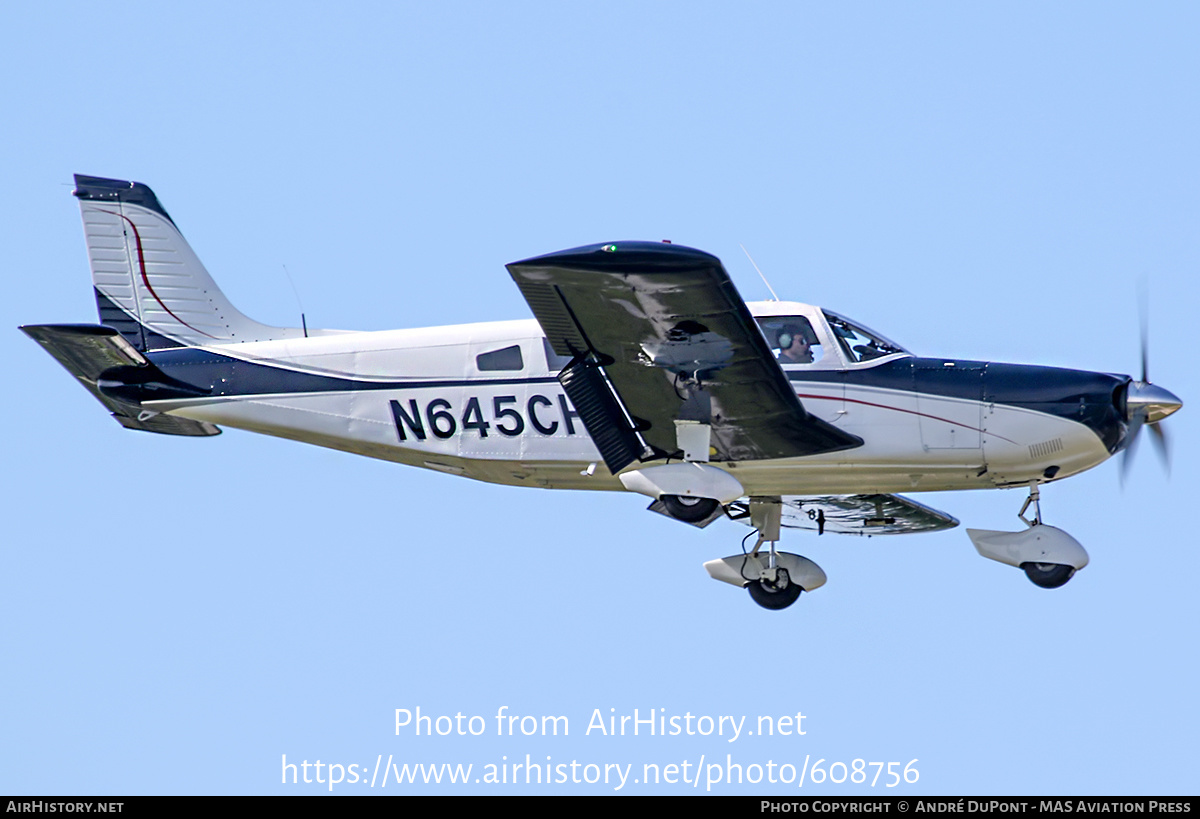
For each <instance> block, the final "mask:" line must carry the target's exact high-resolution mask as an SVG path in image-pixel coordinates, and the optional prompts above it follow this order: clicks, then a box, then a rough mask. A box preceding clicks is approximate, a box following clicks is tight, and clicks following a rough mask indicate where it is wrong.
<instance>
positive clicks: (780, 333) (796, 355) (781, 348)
mask: <svg viewBox="0 0 1200 819" xmlns="http://www.w3.org/2000/svg"><path fill="white" fill-rule="evenodd" d="M756 321H758V326H759V327H760V328H761V329H762V332H763V335H764V336H766V339H767V346H769V347H770V348H771V351H772V352H773V353H774V354H775V357H776V358H777V359H779V363H780V364H783V365H785V366H786V365H792V364H796V365H803V364H813V363H815V362H817V361H820V360H821V358H822V357H824V355H825V351H824V349H823V348H822V346H821V344H820V337H819V336H818V335H817V334H816V332H815V331H814V330H813V327H812V324H811V323H809V321H808V319H807V318H805V317H804V316H762V317H760V318H758V319H756Z"/></svg>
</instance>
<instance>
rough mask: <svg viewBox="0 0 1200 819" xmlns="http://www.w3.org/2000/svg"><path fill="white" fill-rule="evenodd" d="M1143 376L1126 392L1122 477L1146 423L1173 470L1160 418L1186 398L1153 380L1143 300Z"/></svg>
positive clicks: (1132, 383)
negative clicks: (1151, 378) (1180, 397)
mask: <svg viewBox="0 0 1200 819" xmlns="http://www.w3.org/2000/svg"><path fill="white" fill-rule="evenodd" d="M1140 312H1141V327H1142V377H1141V378H1140V379H1139V380H1137V381H1131V382H1130V383H1129V387H1128V390H1127V391H1126V393H1125V420H1126V422H1127V423H1128V424H1129V427H1128V430H1127V431H1126V433H1125V441H1126V443H1125V454H1124V455H1122V456H1121V481H1122V482H1124V480H1125V475H1126V474H1127V473H1128V472H1129V467H1130V465H1131V464H1132V463H1133V453H1134V451H1135V450H1136V449H1137V439H1138V434H1139V433H1140V432H1141V431H1142V427H1143V426H1144V425H1149V429H1150V432H1151V434H1152V435H1153V437H1154V443H1155V448H1156V449H1158V454H1159V457H1160V458H1162V462H1163V465H1164V466H1165V467H1166V468H1167V472H1168V473H1170V471H1171V453H1170V447H1169V446H1168V444H1167V433H1166V431H1165V430H1164V429H1163V428H1162V426H1160V424H1159V422H1160V421H1162V420H1163V419H1164V418H1166V417H1167V416H1168V415H1170V414H1171V413H1173V412H1175V411H1176V410H1178V409H1179V408H1180V407H1182V406H1183V402H1182V401H1180V400H1179V398H1178V397H1176V395H1175V394H1174V393H1172V392H1171V391H1170V390H1165V389H1163V388H1162V387H1159V386H1157V385H1155V384H1151V383H1150V367H1149V363H1148V360H1149V355H1148V354H1147V352H1146V348H1147V343H1146V335H1147V332H1146V305H1145V301H1144V300H1143V301H1142V309H1141V311H1140Z"/></svg>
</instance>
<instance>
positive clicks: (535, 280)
mask: <svg viewBox="0 0 1200 819" xmlns="http://www.w3.org/2000/svg"><path fill="white" fill-rule="evenodd" d="M508 271H509V273H510V274H511V275H512V277H513V280H514V281H516V283H517V286H518V287H519V288H520V289H521V293H522V294H523V295H524V296H525V300H526V302H528V304H529V306H530V308H531V309H532V310H533V314H534V316H536V317H537V320H538V322H539V323H540V324H541V326H542V330H543V331H544V332H545V333H546V337H547V339H548V341H549V342H550V345H551V346H552V347H553V348H554V350H555V352H557V353H558V354H559V355H565V356H571V358H572V360H571V363H570V364H569V365H568V366H567V367H566V368H565V369H564V370H563V371H562V373H560V374H559V380H560V381H561V382H562V384H563V388H564V389H565V390H566V392H567V395H568V396H569V397H570V399H571V401H572V403H574V404H575V408H576V410H577V411H578V412H579V414H580V417H581V419H582V420H583V422H584V425H585V426H586V427H587V430H588V434H589V435H591V437H592V439H593V440H594V441H595V442H596V445H597V447H598V448H599V449H600V453H601V455H602V456H603V457H604V461H605V463H606V464H607V466H608V468H609V469H610V470H611V471H612V472H613V473H616V472H618V471H620V470H621V469H623V468H625V467H626V466H628V465H629V464H631V463H633V462H634V461H648V460H654V459H656V458H665V457H678V456H679V450H680V445H679V443H678V439H677V429H676V427H677V423H678V422H699V423H702V424H708V425H709V426H710V428H711V447H712V452H713V453H714V454H713V455H712V457H713V459H714V460H721V461H745V460H763V459H769V458H791V457H799V456H804V455H814V454H817V453H821V452H833V451H837V450H842V449H850V448H853V447H857V446H861V445H862V439H860V438H858V437H856V436H854V435H849V434H847V433H845V432H843V431H841V430H839V429H837V428H836V427H833V426H832V425H830V424H828V423H826V422H824V421H822V420H820V419H819V418H815V417H813V416H810V415H809V414H808V413H807V412H806V411H805V409H804V406H803V405H802V404H801V402H800V400H799V399H798V398H797V397H796V394H795V392H793V390H792V388H791V385H790V384H789V383H788V380H787V377H786V376H785V375H784V372H783V370H782V369H781V368H780V367H779V364H778V363H777V362H776V361H775V359H774V356H773V355H772V354H771V350H770V349H769V348H768V347H767V343H766V340H765V339H764V338H763V335H762V332H761V331H760V330H759V329H758V325H757V324H755V322H754V318H753V316H751V315H750V310H749V308H747V307H746V304H745V302H744V301H742V297H741V296H740V295H739V294H738V292H737V289H736V288H735V287H734V286H733V282H732V281H730V279H729V274H728V273H726V271H725V268H724V267H723V266H722V265H721V262H720V260H719V259H717V258H716V257H715V256H712V255H710V254H708V253H704V252H703V251H699V250H694V249H692V248H688V247H683V246H681V245H672V244H666V243H662V244H660V243H655V242H617V243H614V244H606V245H590V246H587V247H581V248H574V249H571V250H564V251H560V252H558V253H551V254H548V255H546V256H539V257H536V258H533V259H527V260H525V261H521V262H514V263H512V264H510V265H508Z"/></svg>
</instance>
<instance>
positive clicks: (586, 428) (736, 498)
mask: <svg viewBox="0 0 1200 819" xmlns="http://www.w3.org/2000/svg"><path fill="white" fill-rule="evenodd" d="M74 193H75V196H76V197H77V198H78V199H79V205H80V208H81V210H82V212H83V226H84V233H85V236H86V240H87V250H88V255H89V258H90V261H91V268H92V281H93V285H94V288H95V295H96V302H97V306H98V309H99V314H100V323H99V324H42V325H26V326H24V327H22V328H21V329H22V330H23V331H24V332H25V333H26V334H28V335H29V336H30V337H31V338H33V339H34V340H36V341H37V342H38V343H40V344H41V345H42V346H43V347H44V348H45V349H46V351H47V352H49V353H50V354H51V355H52V356H54V358H56V359H57V360H58V362H59V363H60V364H62V365H63V366H64V367H65V368H66V369H67V370H68V371H69V372H70V373H71V374H72V375H74V376H75V377H76V378H77V379H78V380H79V381H80V383H82V384H83V386H84V387H85V388H87V390H88V391H89V392H91V393H92V395H93V396H95V397H96V398H97V399H98V400H99V401H100V403H102V404H103V405H104V406H105V407H106V408H107V409H108V410H109V412H111V413H112V415H113V417H114V418H115V419H116V420H117V421H118V422H120V424H121V425H122V426H124V427H127V428H129V429H138V430H146V431H148V432H158V433H165V434H169V435H199V436H203V435H216V434H217V433H219V432H220V429H219V427H218V425H225V426H230V427H235V428H238V429H244V430H249V431H251V432H259V433H263V434H266V435H275V436H279V437H282V438H289V439H292V440H296V441H304V442H306V443H311V444H318V445H320V446H325V447H331V448H334V449H340V450H344V451H347V452H354V453H357V454H360V455H367V456H370V457H373V458H381V459H384V460H389V461H396V462H399V463H404V464H409V465H411V466H417V467H422V468H425V469H434V470H438V471H440V472H448V473H451V474H455V475H462V476H465V477H468V478H475V479H477V480H482V481H490V482H493V483H501V484H509V485H513V486H536V487H547V488H555V489H599V490H618V491H620V490H625V491H631V492H637V493H640V494H642V495H646V496H648V497H650V498H652V499H653V502H652V503H651V505H650V508H651V509H652V510H654V511H657V512H660V513H662V514H665V515H668V516H670V517H672V518H675V519H677V520H680V521H683V522H686V523H690V524H693V525H697V526H706V525H708V524H709V523H711V522H712V521H713V520H715V519H717V518H719V517H729V518H732V519H735V520H740V521H742V522H745V523H748V524H749V525H750V526H752V527H753V528H754V529H755V530H757V535H758V538H757V541H756V542H755V544H754V546H753V548H752V549H751V551H749V552H746V551H745V549H744V548H743V553H742V554H738V555H734V556H732V557H726V558H722V559H718V560H713V561H710V562H708V563H706V564H705V568H706V569H707V570H708V572H709V574H710V575H711V576H712V577H713V578H715V579H717V580H721V581H724V582H726V583H729V584H731V585H734V586H738V587H744V588H748V589H749V593H750V596H751V597H752V598H753V599H754V601H755V602H756V603H758V604H759V605H761V606H764V607H765V608H768V609H782V608H785V607H787V606H789V605H791V604H792V603H793V602H795V600H796V599H797V598H798V597H799V595H800V593H801V591H812V590H813V589H816V588H818V587H819V586H821V585H822V584H823V583H824V582H825V579H826V578H825V573H824V572H823V571H822V570H821V568H820V567H819V566H817V564H815V563H814V562H812V561H811V560H809V559H807V558H804V557H801V556H799V555H796V554H791V553H788V552H783V551H779V550H778V549H777V548H776V545H777V542H778V541H779V539H780V531H781V528H783V527H789V526H790V527H797V528H807V529H814V530H816V531H817V532H818V533H819V534H823V533H826V532H837V533H857V534H879V535H884V534H900V533H906V532H921V531H934V530H938V529H946V528H950V527H953V526H956V525H958V521H957V520H955V519H954V518H952V517H950V516H949V515H947V514H945V513H943V512H939V511H937V510H935V509H931V508H929V507H927V506H924V505H922V504H920V503H917V502H916V501H913V500H911V499H909V498H906V497H903V496H901V495H897V494H894V493H896V492H900V491H916V492H919V491H935V490H950V489H983V488H995V487H1014V486H1022V487H1028V488H1029V497H1028V499H1027V500H1026V501H1025V505H1024V506H1023V507H1022V508H1021V511H1020V512H1019V513H1018V515H1019V517H1020V518H1021V519H1022V521H1024V523H1025V528H1024V529H1023V530H1021V531H1018V532H993V531H983V530H974V529H968V530H967V533H968V535H969V536H970V538H971V540H972V541H973V542H974V544H975V547H976V549H977V550H978V551H979V553H980V554H981V555H983V556H984V557H988V558H991V559H993V560H996V561H999V562H1002V563H1007V564H1009V565H1011V566H1015V567H1020V568H1021V569H1023V570H1024V572H1025V574H1026V575H1027V576H1028V577H1029V579H1030V580H1031V581H1033V582H1034V583H1036V584H1037V585H1039V586H1043V587H1046V588H1055V587H1057V586H1061V585H1062V584H1063V583H1065V582H1067V580H1069V579H1070V578H1071V576H1072V575H1073V574H1074V573H1075V572H1076V571H1077V570H1078V569H1081V568H1083V567H1084V566H1085V565H1087V561H1088V557H1087V553H1086V552H1085V551H1084V549H1083V547H1082V546H1081V545H1080V544H1079V543H1078V542H1077V541H1076V540H1075V539H1074V538H1072V537H1071V536H1070V535H1068V534H1067V533H1066V532H1063V531H1062V530H1061V529H1057V528H1055V527H1053V526H1048V525H1046V524H1044V523H1043V522H1042V519H1041V512H1040V508H1039V505H1040V504H1039V487H1040V486H1041V484H1043V483H1047V482H1050V481H1055V480H1061V479H1062V478H1066V477H1069V476H1071V475H1075V474H1077V473H1079V472H1082V471H1084V470H1086V469H1090V468H1091V467H1093V466H1096V465H1097V464H1100V463H1102V462H1103V461H1105V460H1107V459H1108V458H1109V457H1111V456H1113V455H1115V454H1117V453H1118V452H1121V451H1124V452H1125V457H1126V459H1128V457H1129V455H1130V453H1131V451H1132V449H1133V446H1134V443H1135V441H1136V440H1137V436H1138V433H1139V431H1140V429H1141V428H1142V427H1143V426H1146V425H1149V427H1150V429H1151V431H1152V432H1153V433H1154V434H1155V437H1156V439H1157V442H1158V443H1159V444H1160V445H1161V446H1162V448H1163V451H1164V453H1165V451H1166V449H1165V447H1166V441H1165V437H1164V433H1163V430H1162V428H1161V427H1160V426H1159V424H1160V423H1161V422H1162V420H1163V419H1164V418H1166V417H1167V416H1169V415H1171V414H1172V413H1173V412H1175V411H1176V410H1178V409H1179V408H1180V407H1181V406H1182V402H1181V401H1180V400H1179V399H1178V398H1176V397H1175V396H1174V395H1172V394H1171V393H1170V392H1168V391H1167V390H1165V389H1163V388H1161V387H1158V386H1156V385H1153V384H1151V383H1150V382H1149V380H1148V377H1147V366H1146V360H1145V352H1144V351H1145V344H1144V339H1143V358H1142V375H1141V378H1140V379H1133V378H1131V377H1129V376H1125V375H1108V374H1104V373H1092V372H1080V371H1075V370H1067V369H1059V368H1052V367H1040V366H1022V365H1016V364H996V363H990V362H981V361H960V360H955V359H944V358H920V357H917V356H915V355H913V354H912V353H910V352H909V351H908V350H906V349H904V348H903V347H901V346H900V345H899V344H896V343H895V342H893V341H890V340H889V339H887V338H885V337H884V336H882V335H880V334H879V333H876V332H875V331H873V330H870V329H868V328H866V327H863V326H862V325H860V324H858V323H856V322H853V321H851V320H849V319H847V318H844V317H843V316H840V315H838V314H837V313H833V312H831V311H829V310H822V309H820V308H818V307H813V306H809V305H806V304H798V303H794V302H782V301H771V302H751V303H746V302H744V301H743V300H742V297H741V296H740V295H739V294H738V292H737V290H736V289H735V288H734V286H733V283H732V282H731V281H730V278H729V275H728V274H727V273H726V271H725V269H724V267H723V266H722V265H721V262H720V260H718V259H717V258H716V257H715V256H711V255H709V254H707V253H704V252H702V251H699V250H694V249H691V248H687V247H683V246H680V245H674V244H670V243H659V242H615V243H609V244H600V245H592V246H589V247H580V248H575V249H572V250H564V251H560V252H558V253H551V254H548V255H545V256H538V257H536V258H532V259H526V260H525V261H520V262H514V263H512V264H510V265H508V272H509V273H510V274H511V275H512V278H513V280H514V281H515V282H516V284H517V287H519V288H520V290H521V293H522V294H523V295H524V297H525V300H526V301H527V302H528V303H529V307H530V308H531V309H532V311H533V315H534V317H535V319H534V320H529V319H527V320H519V321H503V322H491V323H485V324H467V325H459V326H451V327H431V328H423V329H408V330H388V331H382V332H343V331H336V330H309V329H307V327H300V328H280V327H269V326H266V325H263V324H259V323H258V322H256V321H253V320H251V319H250V318H248V317H247V316H245V315H243V314H242V313H240V312H239V311H238V310H237V309H236V308H234V306H233V305H232V304H230V302H229V301H228V300H227V299H226V298H225V296H224V295H223V294H222V293H221V291H220V290H219V289H218V288H217V286H216V284H215V283H214V281H213V280H212V278H211V277H210V276H209V274H208V272H207V271H206V270H205V268H204V266H203V265H202V264H201V263H200V260H199V259H198V258H197V257H196V255H195V254H194V253H193V252H192V249H191V248H190V247H189V246H188V244H187V242H186V241H185V240H184V238H183V235H182V234H181V233H180V232H179V230H178V228H176V226H175V223H174V221H173V220H172V219H171V217H170V216H169V215H168V214H167V211H166V210H165V209H164V208H163V206H162V205H161V204H160V203H159V201H158V198H157V197H156V196H155V195H154V193H153V192H152V191H151V190H150V188H148V187H147V186H145V185H142V184H140V183H134V182H124V181H119V180H114V179H102V178H98V177H90V176H79V175H77V176H76V177H75V191H74ZM601 464H602V466H601ZM1030 506H1033V509H1034V511H1033V519H1032V520H1030V519H1029V518H1027V517H1026V516H1025V515H1026V512H1028V511H1029V508H1030ZM751 534H753V533H751ZM747 540H748V538H747ZM743 542H745V541H743ZM764 545H766V548H765V549H764Z"/></svg>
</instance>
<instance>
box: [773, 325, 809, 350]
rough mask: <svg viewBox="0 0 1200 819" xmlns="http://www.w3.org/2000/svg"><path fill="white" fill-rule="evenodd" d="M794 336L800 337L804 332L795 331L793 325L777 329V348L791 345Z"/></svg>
mask: <svg viewBox="0 0 1200 819" xmlns="http://www.w3.org/2000/svg"><path fill="white" fill-rule="evenodd" d="M796 336H800V337H801V338H803V337H804V334H803V333H801V332H799V331H797V330H796V328H795V327H791V326H788V327H784V328H783V329H782V330H780V331H779V349H781V350H786V349H788V348H789V347H791V346H792V343H793V342H794V341H795V340H796Z"/></svg>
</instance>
